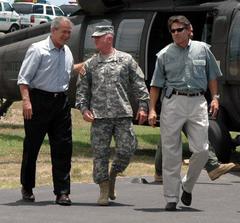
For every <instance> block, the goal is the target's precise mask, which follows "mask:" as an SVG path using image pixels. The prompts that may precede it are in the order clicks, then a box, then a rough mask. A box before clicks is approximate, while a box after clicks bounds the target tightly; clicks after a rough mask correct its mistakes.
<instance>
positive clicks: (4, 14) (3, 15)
mask: <svg viewBox="0 0 240 223" xmlns="http://www.w3.org/2000/svg"><path fill="white" fill-rule="evenodd" d="M20 27H21V24H20V16H19V14H18V13H17V12H15V10H14V9H13V7H12V5H11V4H10V3H8V2H6V1H1V0H0V31H2V32H13V31H16V30H18V29H19V28H20Z"/></svg>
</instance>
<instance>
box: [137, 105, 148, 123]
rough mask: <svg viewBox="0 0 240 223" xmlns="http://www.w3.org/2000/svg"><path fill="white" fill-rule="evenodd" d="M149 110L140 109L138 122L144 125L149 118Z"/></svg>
mask: <svg viewBox="0 0 240 223" xmlns="http://www.w3.org/2000/svg"><path fill="white" fill-rule="evenodd" d="M147 115H148V114H147V112H146V111H144V110H142V109H139V110H138V112H137V116H136V120H138V124H139V125H142V124H143V123H144V122H145V121H146V120H147Z"/></svg>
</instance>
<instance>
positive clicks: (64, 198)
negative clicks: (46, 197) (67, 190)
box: [56, 194, 72, 206]
mask: <svg viewBox="0 0 240 223" xmlns="http://www.w3.org/2000/svg"><path fill="white" fill-rule="evenodd" d="M56 204H59V205H63V206H70V205H71V204H72V201H71V200H70V198H69V197H68V195H67V194H60V195H57V197H56Z"/></svg>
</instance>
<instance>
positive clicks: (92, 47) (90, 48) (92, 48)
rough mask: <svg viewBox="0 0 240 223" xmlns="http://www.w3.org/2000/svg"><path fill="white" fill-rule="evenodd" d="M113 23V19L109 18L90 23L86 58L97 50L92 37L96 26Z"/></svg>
mask: <svg viewBox="0 0 240 223" xmlns="http://www.w3.org/2000/svg"><path fill="white" fill-rule="evenodd" d="M111 24H112V21H111V20H107V19H101V20H95V21H91V24H89V25H88V27H87V30H86V35H85V42H84V60H86V59H88V58H89V57H91V56H92V55H93V54H94V53H95V52H96V49H95V45H94V42H93V40H92V37H91V36H92V34H93V32H94V29H95V26H101V25H111Z"/></svg>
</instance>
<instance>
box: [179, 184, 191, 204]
mask: <svg viewBox="0 0 240 223" xmlns="http://www.w3.org/2000/svg"><path fill="white" fill-rule="evenodd" d="M182 190H183V188H182ZM181 201H182V203H183V204H185V205H186V206H190V205H191V203H192V194H191V193H188V192H186V191H185V190H183V193H182V197H181Z"/></svg>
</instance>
